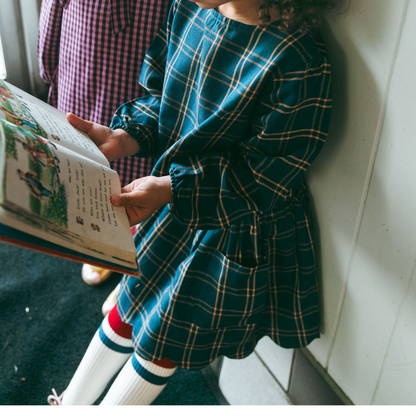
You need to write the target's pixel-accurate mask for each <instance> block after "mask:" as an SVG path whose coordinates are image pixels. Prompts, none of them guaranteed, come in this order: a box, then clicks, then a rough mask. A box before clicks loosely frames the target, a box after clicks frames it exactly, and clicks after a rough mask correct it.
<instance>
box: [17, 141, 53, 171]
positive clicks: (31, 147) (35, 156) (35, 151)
mask: <svg viewBox="0 0 416 416" xmlns="http://www.w3.org/2000/svg"><path fill="white" fill-rule="evenodd" d="M20 143H21V144H22V146H23V149H25V151H26V152H28V153H29V154H30V156H31V160H32V161H33V162H35V163H39V164H41V165H42V166H43V167H45V166H50V167H53V168H56V170H57V171H58V172H60V171H61V170H60V168H59V163H60V160H59V158H58V156H56V153H55V152H54V149H53V148H55V149H56V146H55V144H54V143H52V142H50V141H49V140H46V139H43V138H42V137H39V136H35V139H34V140H33V139H31V138H29V137H26V141H20ZM42 145H43V146H42Z"/></svg>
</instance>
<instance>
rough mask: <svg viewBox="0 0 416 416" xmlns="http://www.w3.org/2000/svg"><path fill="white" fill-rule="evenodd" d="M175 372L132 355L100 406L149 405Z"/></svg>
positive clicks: (172, 369)
mask: <svg viewBox="0 0 416 416" xmlns="http://www.w3.org/2000/svg"><path fill="white" fill-rule="evenodd" d="M175 370H176V368H163V367H160V366H158V365H156V364H154V363H152V362H150V361H146V360H143V359H142V358H141V357H139V356H138V355H137V354H136V353H134V354H133V355H132V357H131V358H130V360H129V361H128V362H127V363H126V365H125V366H124V367H123V369H122V370H121V371H120V374H119V375H118V376H117V378H116V379H115V380H114V382H113V384H112V386H111V388H110V390H109V391H108V393H107V394H106V396H105V397H104V399H103V401H102V402H101V404H100V405H104V406H106V405H144V404H150V403H152V402H153V401H154V400H155V399H156V397H157V396H158V395H159V394H160V393H161V392H162V390H163V389H164V388H165V386H166V384H167V382H168V380H169V378H170V376H171V375H172V374H173V373H174V372H175Z"/></svg>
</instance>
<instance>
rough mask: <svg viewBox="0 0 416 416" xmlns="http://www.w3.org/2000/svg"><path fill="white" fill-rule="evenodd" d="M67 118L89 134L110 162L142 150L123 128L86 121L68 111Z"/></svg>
mask: <svg viewBox="0 0 416 416" xmlns="http://www.w3.org/2000/svg"><path fill="white" fill-rule="evenodd" d="M66 118H67V120H68V121H69V122H70V123H71V124H72V125H73V126H74V127H75V128H77V129H78V130H81V131H83V132H84V133H86V134H88V136H89V137H90V139H91V140H92V141H93V142H94V143H95V144H96V145H97V146H98V148H99V149H100V150H101V152H102V153H103V154H104V156H105V157H106V158H107V159H108V161H109V162H112V161H113V160H115V159H120V158H122V157H125V156H131V155H134V154H136V153H138V152H139V151H140V147H139V145H138V144H137V142H136V140H135V139H134V138H133V137H132V136H130V134H128V133H127V132H126V131H124V130H122V129H116V130H112V129H110V128H109V127H106V126H102V125H101V124H98V123H93V122H91V121H86V120H84V119H82V118H80V117H77V116H76V115H74V114H72V113H68V114H67V115H66Z"/></svg>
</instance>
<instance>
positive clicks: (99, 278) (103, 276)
mask: <svg viewBox="0 0 416 416" xmlns="http://www.w3.org/2000/svg"><path fill="white" fill-rule="evenodd" d="M112 273H113V272H112V271H111V270H107V269H103V268H101V267H96V266H91V265H89V264H83V265H82V270H81V276H82V280H83V281H84V282H85V283H86V284H87V285H90V286H97V285H99V284H100V283H102V282H104V281H105V280H107V279H108V278H109V277H110V276H111V274H112Z"/></svg>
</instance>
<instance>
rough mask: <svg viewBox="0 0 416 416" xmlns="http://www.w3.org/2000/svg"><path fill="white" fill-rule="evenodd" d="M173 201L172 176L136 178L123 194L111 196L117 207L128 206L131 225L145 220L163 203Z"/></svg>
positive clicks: (124, 189)
mask: <svg viewBox="0 0 416 416" xmlns="http://www.w3.org/2000/svg"><path fill="white" fill-rule="evenodd" d="M171 202H172V187H171V180H170V176H169V175H168V176H162V177H160V178H157V177H155V176H146V177H144V178H140V179H136V180H135V181H133V182H132V183H130V184H129V185H127V186H125V187H124V188H123V189H122V194H120V195H115V196H113V197H112V198H111V203H112V204H113V205H114V206H115V207H126V212H127V215H128V217H129V221H130V225H131V226H133V225H136V224H139V223H141V222H142V221H144V220H145V219H146V218H147V217H148V216H149V215H151V214H152V213H153V212H154V211H156V210H157V209H158V208H160V207H161V206H163V205H166V204H170V203H171Z"/></svg>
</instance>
